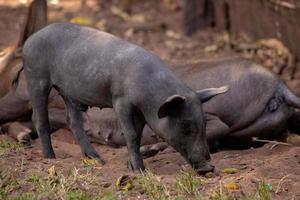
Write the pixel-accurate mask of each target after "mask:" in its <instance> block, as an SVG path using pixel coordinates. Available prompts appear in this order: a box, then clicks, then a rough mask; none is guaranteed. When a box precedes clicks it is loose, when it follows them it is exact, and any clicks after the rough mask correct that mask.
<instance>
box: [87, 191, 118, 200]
mask: <svg viewBox="0 0 300 200" xmlns="http://www.w3.org/2000/svg"><path fill="white" fill-rule="evenodd" d="M116 199H117V197H116V196H115V194H114V193H113V192H103V194H101V195H99V196H97V197H95V198H94V199H93V200H116Z"/></svg>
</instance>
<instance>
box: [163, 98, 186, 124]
mask: <svg viewBox="0 0 300 200" xmlns="http://www.w3.org/2000/svg"><path fill="white" fill-rule="evenodd" d="M184 102H185V97H184V96H180V95H178V94H175V95H172V96H170V97H168V98H167V100H166V101H165V103H164V104H163V105H161V106H160V108H159V110H158V118H163V117H166V116H169V115H171V114H172V113H174V112H176V110H177V109H178V108H180V107H181V106H182V105H183V104H184Z"/></svg>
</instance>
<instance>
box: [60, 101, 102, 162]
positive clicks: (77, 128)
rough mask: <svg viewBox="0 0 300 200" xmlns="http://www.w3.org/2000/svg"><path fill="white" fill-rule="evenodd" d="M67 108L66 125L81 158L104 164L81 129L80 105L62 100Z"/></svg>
mask: <svg viewBox="0 0 300 200" xmlns="http://www.w3.org/2000/svg"><path fill="white" fill-rule="evenodd" d="M64 100H65V103H66V108H67V123H68V125H69V127H70V129H71V130H72V132H73V134H74V135H75V136H76V138H77V140H78V141H79V144H80V148H81V152H82V154H83V156H86V157H90V158H95V159H97V160H98V161H99V162H100V163H101V164H104V163H105V162H104V160H103V159H102V158H101V157H100V156H99V154H98V153H97V152H96V150H95V149H94V148H93V146H92V145H91V143H90V141H89V139H88V137H87V135H86V134H85V131H84V129H83V117H82V113H81V109H80V105H78V104H76V103H74V102H72V101H71V100H69V99H67V98H64Z"/></svg>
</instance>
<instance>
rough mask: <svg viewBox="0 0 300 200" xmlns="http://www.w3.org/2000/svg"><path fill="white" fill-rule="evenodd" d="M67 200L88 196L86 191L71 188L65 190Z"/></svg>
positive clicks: (85, 199) (87, 197) (81, 198)
mask: <svg viewBox="0 0 300 200" xmlns="http://www.w3.org/2000/svg"><path fill="white" fill-rule="evenodd" d="M66 196H67V200H89V199H90V197H89V195H88V194H87V193H86V192H83V191H80V190H73V191H69V192H67V195H66Z"/></svg>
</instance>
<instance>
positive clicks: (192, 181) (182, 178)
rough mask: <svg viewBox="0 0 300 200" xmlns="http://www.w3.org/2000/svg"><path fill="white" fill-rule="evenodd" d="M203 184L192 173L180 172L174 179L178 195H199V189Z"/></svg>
mask: <svg viewBox="0 0 300 200" xmlns="http://www.w3.org/2000/svg"><path fill="white" fill-rule="evenodd" d="M203 184H205V181H203V179H202V178H200V177H199V176H197V174H196V172H194V171H181V172H180V174H179V175H178V176H177V177H176V186H175V187H176V189H177V190H178V193H180V194H189V195H199V188H200V187H201V186H202V185H203Z"/></svg>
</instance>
